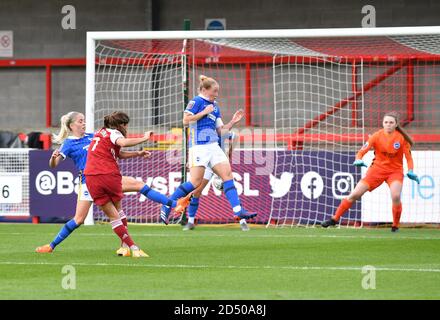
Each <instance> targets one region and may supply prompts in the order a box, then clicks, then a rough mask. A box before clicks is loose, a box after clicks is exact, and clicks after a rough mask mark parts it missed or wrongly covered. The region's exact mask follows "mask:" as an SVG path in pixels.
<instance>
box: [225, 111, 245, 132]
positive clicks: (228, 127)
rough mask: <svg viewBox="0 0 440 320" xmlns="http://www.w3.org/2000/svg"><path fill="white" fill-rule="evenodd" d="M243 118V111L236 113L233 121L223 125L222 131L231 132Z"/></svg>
mask: <svg viewBox="0 0 440 320" xmlns="http://www.w3.org/2000/svg"><path fill="white" fill-rule="evenodd" d="M243 116H244V111H243V109H239V110H237V111H236V112H235V113H234V115H233V116H232V119H231V121H229V122H228V123H227V124H225V125H223V126H222V128H221V129H222V130H227V131H229V130H231V129H232V127H233V126H234V125H236V124H237V123H239V122H240V120H241V119H242V118H243Z"/></svg>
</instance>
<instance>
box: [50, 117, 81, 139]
mask: <svg viewBox="0 0 440 320" xmlns="http://www.w3.org/2000/svg"><path fill="white" fill-rule="evenodd" d="M79 114H80V113H79V112H76V111H71V112H69V113H67V114H65V115H63V116H62V117H61V121H60V122H61V129H60V132H59V133H58V134H57V135H53V137H52V141H53V142H54V143H56V144H62V143H63V142H64V140H65V139H66V138H67V137H68V136H69V132H70V131H71V130H70V124H71V123H72V122H73V121H74V120H75V118H76V116H77V115H79Z"/></svg>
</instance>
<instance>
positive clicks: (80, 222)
mask: <svg viewBox="0 0 440 320" xmlns="http://www.w3.org/2000/svg"><path fill="white" fill-rule="evenodd" d="M74 220H75V222H76V224H77V225H79V226H80V225H82V224H84V221H85V220H86V217H75V218H74Z"/></svg>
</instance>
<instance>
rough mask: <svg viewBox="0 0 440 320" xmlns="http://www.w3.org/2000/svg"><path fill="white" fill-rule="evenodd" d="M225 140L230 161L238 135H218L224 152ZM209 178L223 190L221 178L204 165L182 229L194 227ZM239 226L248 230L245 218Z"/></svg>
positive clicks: (192, 228)
mask: <svg viewBox="0 0 440 320" xmlns="http://www.w3.org/2000/svg"><path fill="white" fill-rule="evenodd" d="M240 112H241V111H240ZM240 119H241V116H240ZM238 121H239V120H238ZM226 140H228V141H229V148H228V152H227V155H228V158H229V161H231V159H232V151H233V149H234V145H235V144H236V142H237V141H238V135H237V134H235V133H234V132H232V131H229V132H227V133H226V134H222V136H221V137H219V145H220V148H221V149H222V150H223V151H224V152H226V151H225V147H226V143H225V141H226ZM211 179H212V185H213V186H214V187H215V188H216V189H218V190H220V191H223V190H224V188H223V181H222V179H221V178H220V177H219V176H217V175H216V174H214V172H213V171H212V169H211V168H210V167H206V169H205V174H204V175H203V181H202V183H201V184H200V185H199V186H198V187H197V189H196V190H194V192H193V196H192V198H191V202H190V203H189V206H188V223H187V224H186V225H185V226H184V227H183V230H184V231H188V230H194V228H195V217H196V214H197V210H198V208H199V201H200V196H201V195H202V192H203V189H205V187H206V186H207V185H208V183H209V181H211ZM240 228H241V230H243V231H249V227H248V225H247V223H246V219H241V220H240Z"/></svg>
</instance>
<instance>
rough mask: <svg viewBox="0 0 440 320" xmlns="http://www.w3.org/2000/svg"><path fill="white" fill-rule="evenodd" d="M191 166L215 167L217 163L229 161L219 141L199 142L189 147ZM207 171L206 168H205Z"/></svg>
mask: <svg viewBox="0 0 440 320" xmlns="http://www.w3.org/2000/svg"><path fill="white" fill-rule="evenodd" d="M188 160H189V167H190V168H192V167H205V168H208V167H211V168H213V167H215V166H216V165H217V164H219V163H221V162H225V161H229V160H228V157H227V156H226V154H225V153H224V151H223V150H222V149H221V148H220V146H219V145H218V143H210V144H198V145H195V146H192V147H191V148H189V157H188ZM205 172H206V170H205Z"/></svg>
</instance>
